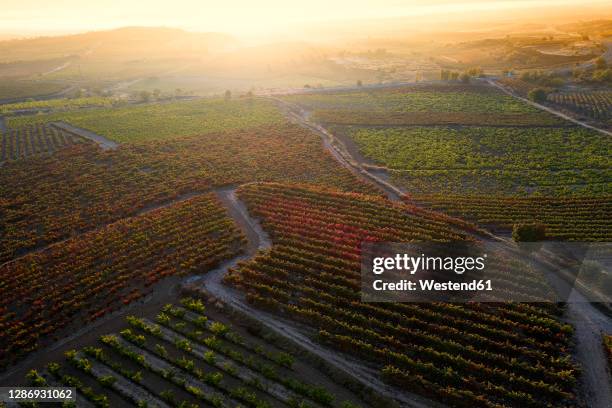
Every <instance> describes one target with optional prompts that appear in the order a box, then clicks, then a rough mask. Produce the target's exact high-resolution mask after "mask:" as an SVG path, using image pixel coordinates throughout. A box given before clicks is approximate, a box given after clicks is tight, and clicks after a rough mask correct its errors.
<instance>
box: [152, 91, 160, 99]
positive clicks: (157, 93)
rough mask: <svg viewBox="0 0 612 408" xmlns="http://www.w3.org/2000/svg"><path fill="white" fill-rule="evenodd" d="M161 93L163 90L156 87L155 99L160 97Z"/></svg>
mask: <svg viewBox="0 0 612 408" xmlns="http://www.w3.org/2000/svg"><path fill="white" fill-rule="evenodd" d="M160 95H161V90H159V89H154V90H153V97H154V98H155V99H159V97H160Z"/></svg>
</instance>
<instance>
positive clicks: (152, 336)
mask: <svg viewBox="0 0 612 408" xmlns="http://www.w3.org/2000/svg"><path fill="white" fill-rule="evenodd" d="M126 320H127V322H126V326H127V327H125V328H124V329H123V330H121V331H119V332H118V333H117V334H105V335H102V336H100V337H99V338H98V340H97V341H96V342H95V343H94V344H93V345H89V346H86V347H83V348H82V349H79V350H70V351H68V352H66V354H65V359H64V361H61V362H53V363H50V364H48V365H47V366H46V367H44V368H42V369H41V370H32V371H30V372H29V373H28V375H27V382H28V383H30V384H31V385H37V386H43V385H56V386H57V385H64V386H71V387H75V388H76V389H77V403H78V404H79V406H86V407H93V406H95V407H99V408H110V407H119V406H121V407H123V406H134V407H142V406H147V407H149V408H153V407H157V408H167V407H181V408H192V407H201V406H214V407H227V408H234V407H245V408H246V407H252V408H272V407H274V408H283V407H312V408H322V407H330V408H334V407H337V408H358V407H359V405H358V404H357V403H356V402H354V401H352V399H348V400H339V398H337V397H336V395H339V394H340V392H338V390H339V389H340V387H339V386H337V385H334V386H333V387H334V389H333V390H329V389H328V388H326V387H325V386H322V385H319V384H317V383H312V382H311V381H313V379H314V378H316V379H317V380H316V381H318V382H320V381H321V378H322V377H323V376H324V374H321V373H317V374H318V375H317V376H316V377H315V376H313V377H312V378H310V379H308V381H304V380H303V378H304V376H305V375H304V364H303V362H301V361H300V360H299V358H298V357H297V356H295V355H293V354H291V353H288V352H286V351H284V350H282V349H279V348H278V347H276V346H275V345H273V344H270V342H269V341H266V340H264V339H262V338H261V337H258V336H255V335H253V334H252V333H249V334H246V335H244V334H243V333H241V332H239V331H238V328H237V327H235V326H233V325H232V324H231V322H227V321H223V322H222V321H220V320H217V319H216V318H215V317H213V316H211V314H210V313H209V312H208V310H207V308H206V306H205V305H204V304H203V303H202V301H200V300H196V299H192V298H184V299H181V302H180V305H173V304H166V305H165V306H164V307H163V308H162V309H161V310H159V313H158V314H157V315H156V317H155V318H154V319H153V320H152V319H148V318H141V317H135V316H129V317H127V319H126Z"/></svg>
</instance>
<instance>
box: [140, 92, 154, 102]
mask: <svg viewBox="0 0 612 408" xmlns="http://www.w3.org/2000/svg"><path fill="white" fill-rule="evenodd" d="M139 96H140V100H141V101H143V102H149V101H150V100H151V92H149V91H140V94H139Z"/></svg>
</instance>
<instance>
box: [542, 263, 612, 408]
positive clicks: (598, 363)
mask: <svg viewBox="0 0 612 408" xmlns="http://www.w3.org/2000/svg"><path fill="white" fill-rule="evenodd" d="M547 269H549V270H548V273H547V278H548V280H549V282H550V284H551V286H552V287H553V288H555V290H556V291H557V292H558V293H569V296H568V303H567V312H566V314H565V316H564V318H565V320H566V321H567V322H568V323H570V324H571V325H572V326H574V328H575V333H574V341H575V343H576V350H575V351H576V352H575V355H574V356H575V358H576V360H577V361H578V363H579V364H580V366H581V367H582V375H581V377H580V378H579V389H580V390H581V392H582V396H583V397H584V399H585V400H586V402H587V404H588V406H589V407H590V408H607V407H609V406H610V402H611V401H612V384H611V382H610V377H609V373H608V356H607V355H606V353H605V350H604V348H603V345H602V333H607V334H612V319H610V318H609V317H608V316H606V315H605V314H603V313H602V312H601V311H600V310H599V309H597V308H596V307H595V306H593V304H591V303H589V301H588V300H587V298H586V297H585V296H584V295H582V294H581V293H580V292H579V291H578V290H577V289H576V288H575V287H572V286H570V284H569V283H568V282H567V281H566V280H565V279H563V278H562V277H561V276H559V273H557V271H556V270H555V268H547Z"/></svg>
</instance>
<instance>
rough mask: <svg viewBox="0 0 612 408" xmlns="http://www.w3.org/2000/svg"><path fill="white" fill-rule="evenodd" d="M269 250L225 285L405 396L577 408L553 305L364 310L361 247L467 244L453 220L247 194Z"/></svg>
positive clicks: (299, 194)
mask: <svg viewBox="0 0 612 408" xmlns="http://www.w3.org/2000/svg"><path fill="white" fill-rule="evenodd" d="M238 195H239V197H240V198H241V199H242V200H243V201H244V202H245V203H246V204H247V206H248V208H249V210H250V212H251V213H252V214H253V215H254V216H256V217H258V218H259V219H260V221H261V223H262V226H263V227H264V229H265V230H266V231H267V232H268V233H269V234H270V236H271V238H272V240H273V244H274V245H273V247H272V249H270V250H269V251H267V252H265V253H261V254H260V255H258V256H257V257H255V258H254V259H253V260H251V261H248V262H244V263H242V264H240V265H239V266H238V267H237V268H236V269H234V270H232V271H231V272H230V273H229V274H228V275H227V276H226V278H225V280H226V282H227V283H229V284H232V285H234V286H235V287H238V288H241V289H242V290H244V291H245V292H246V294H247V295H246V296H247V300H248V301H249V302H250V303H252V304H253V305H254V306H257V307H260V308H264V309H266V310H269V311H272V312H275V313H279V314H280V315H282V316H284V317H287V318H291V319H294V320H296V321H298V322H300V323H304V324H306V325H308V326H310V327H313V328H314V329H315V330H317V332H318V340H319V341H321V342H323V343H325V344H328V345H329V346H331V347H334V348H336V349H338V350H340V351H344V352H347V353H349V354H350V355H351V356H353V357H359V358H360V359H362V360H365V361H369V362H371V363H373V364H375V365H376V366H377V367H378V369H379V370H380V373H381V375H382V377H383V379H385V380H386V381H387V382H389V383H390V384H394V385H396V386H398V387H400V388H401V389H403V390H407V391H412V392H415V393H418V394H421V395H424V396H427V397H429V398H432V399H437V400H440V401H444V402H445V403H446V404H449V405H451V406H461V407H502V406H516V407H529V406H533V407H540V406H555V407H562V406H573V405H574V404H575V403H576V402H575V396H574V394H573V389H574V385H575V382H576V376H577V368H576V366H575V365H574V364H573V363H572V362H571V358H570V354H569V353H570V344H571V336H572V328H571V327H570V326H568V325H565V324H563V323H561V322H559V320H558V316H559V314H560V313H561V310H560V309H557V306H554V305H553V304H550V305H549V306H547V305H541V306H535V305H530V304H525V303H517V304H499V303H498V304H482V303H467V304H461V305H459V304H446V303H423V304H410V303H385V304H382V303H375V304H372V303H362V302H361V301H360V299H361V296H360V288H361V283H360V268H361V265H360V245H361V242H362V241H390V242H409V241H412V240H417V241H421V240H424V241H449V240H462V239H466V238H468V237H466V236H465V235H464V234H465V233H464V232H460V230H459V228H458V225H457V224H455V223H454V221H452V220H450V219H448V218H445V217H444V216H441V215H439V213H428V212H425V211H423V210H419V209H418V208H416V207H412V206H407V205H402V204H391V203H389V202H388V201H386V200H384V199H381V198H376V197H371V196H364V195H360V194H354V193H352V194H347V193H338V192H332V191H328V190H320V189H315V188H304V187H299V186H294V187H287V186H282V185H276V184H258V185H249V186H245V187H241V188H240V189H239V191H238Z"/></svg>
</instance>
